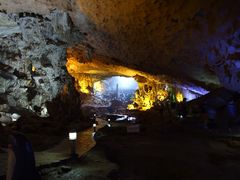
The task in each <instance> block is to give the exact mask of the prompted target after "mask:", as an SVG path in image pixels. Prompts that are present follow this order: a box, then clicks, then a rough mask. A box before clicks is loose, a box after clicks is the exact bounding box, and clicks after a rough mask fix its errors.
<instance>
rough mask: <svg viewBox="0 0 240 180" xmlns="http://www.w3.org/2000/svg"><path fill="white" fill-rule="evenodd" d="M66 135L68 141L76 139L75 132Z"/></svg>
mask: <svg viewBox="0 0 240 180" xmlns="http://www.w3.org/2000/svg"><path fill="white" fill-rule="evenodd" d="M68 137H69V140H70V141H74V140H76V139H77V132H69V133H68Z"/></svg>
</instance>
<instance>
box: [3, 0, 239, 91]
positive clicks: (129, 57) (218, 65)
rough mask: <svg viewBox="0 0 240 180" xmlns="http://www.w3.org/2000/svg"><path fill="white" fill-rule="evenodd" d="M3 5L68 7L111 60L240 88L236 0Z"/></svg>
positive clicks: (7, 6) (38, 0)
mask: <svg viewBox="0 0 240 180" xmlns="http://www.w3.org/2000/svg"><path fill="white" fill-rule="evenodd" d="M0 3H1V6H0V7H1V10H2V11H6V12H8V13H10V12H15V13H19V12H30V13H31V12H32V13H36V14H41V15H43V16H47V15H48V14H50V13H51V11H53V10H55V9H59V10H61V11H64V12H67V13H68V14H69V15H70V17H71V20H72V22H73V25H74V27H75V28H77V29H78V30H79V32H80V33H82V34H83V36H84V37H83V39H81V42H80V40H79V42H78V43H75V44H74V45H73V44H72V46H75V48H77V47H78V46H79V44H80V45H81V46H82V45H83V44H84V45H86V49H87V50H88V51H90V52H91V51H94V53H95V54H99V55H100V56H101V57H102V56H106V57H108V59H109V58H110V59H111V62H110V63H112V64H118V65H122V66H127V67H130V68H134V69H137V70H141V71H144V72H148V73H151V74H167V75H170V76H174V77H177V78H182V79H186V80H188V81H192V82H198V83H201V84H204V85H206V86H208V85H209V86H210V85H212V84H213V85H218V84H219V82H220V83H221V84H222V85H223V86H225V87H227V88H229V89H233V90H237V91H239V90H240V82H239V80H240V53H239V52H240V12H239V7H240V6H239V1H233V0H228V1H226V0H225V1H224V0H208V1H203V0H185V1H183V0H75V1H74V0H12V1H5V0H0Z"/></svg>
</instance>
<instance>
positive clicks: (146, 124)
mask: <svg viewBox="0 0 240 180" xmlns="http://www.w3.org/2000/svg"><path fill="white" fill-rule="evenodd" d="M147 118H149V119H147V120H148V121H142V122H140V124H141V131H140V132H139V133H127V132H126V126H128V125H129V124H128V123H113V124H112V127H111V128H106V127H105V128H103V129H102V130H101V133H102V134H104V135H105V136H102V138H100V139H99V140H98V141H97V144H98V145H100V146H102V147H104V148H105V151H106V154H107V158H109V159H110V160H111V161H113V162H115V163H117V164H118V165H119V167H120V169H119V171H118V173H115V174H114V178H113V179H134V180H135V179H136V180H149V179H153V180H155V179H165V180H168V179H170V180H172V179H173V180H188V179H189V180H192V179H194V180H195V179H196V180H200V179H201V180H202V179H211V180H213V179H218V180H237V179H239V177H240V161H239V160H240V139H239V138H238V137H237V136H235V137H229V136H215V135H213V134H211V133H206V132H203V131H202V132H201V131H199V130H195V129H192V128H189V127H187V126H186V125H185V124H184V125H183V124H182V123H181V122H177V121H171V122H161V121H159V119H158V118H157V117H154V116H152V117H151V119H152V120H151V119H150V117H147Z"/></svg>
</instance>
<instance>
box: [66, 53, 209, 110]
mask: <svg viewBox="0 0 240 180" xmlns="http://www.w3.org/2000/svg"><path fill="white" fill-rule="evenodd" d="M66 67H67V70H68V72H69V74H70V75H71V76H72V77H74V79H75V88H76V89H77V90H78V92H79V93H80V96H81V99H82V102H83V106H94V107H110V109H111V108H112V109H129V110H134V109H136V110H141V111H146V110H148V109H151V108H152V107H154V106H158V105H160V104H161V103H162V102H164V103H165V102H170V103H172V102H174V103H178V102H181V101H183V98H187V100H192V99H195V98H197V97H199V96H201V95H204V94H206V93H207V91H206V90H205V89H203V88H201V87H197V86H194V85H186V84H182V83H177V82H176V80H174V83H171V82H173V79H170V78H169V77H166V76H153V75H150V74H147V73H145V72H141V71H138V70H134V69H130V68H127V67H124V66H119V65H112V64H109V63H108V64H105V63H103V62H102V61H98V60H92V61H90V62H80V61H79V59H77V58H74V57H71V56H70V57H68V59H67V64H66Z"/></svg>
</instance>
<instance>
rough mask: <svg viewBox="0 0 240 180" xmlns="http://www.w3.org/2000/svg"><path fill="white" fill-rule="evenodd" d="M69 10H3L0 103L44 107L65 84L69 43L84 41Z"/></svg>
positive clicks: (0, 26) (35, 108)
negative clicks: (48, 11) (37, 12)
mask: <svg viewBox="0 0 240 180" xmlns="http://www.w3.org/2000/svg"><path fill="white" fill-rule="evenodd" d="M81 38H82V37H81V34H80V33H79V32H78V31H77V30H75V29H74V27H73V24H72V21H71V18H70V17H69V15H68V13H66V12H63V11H60V10H53V11H51V13H50V14H48V15H45V16H43V15H40V14H35V13H29V12H25V11H24V12H19V13H6V12H1V13H0V42H1V44H0V84H1V86H0V100H1V102H0V104H5V103H6V104H8V105H10V106H17V107H22V108H27V109H30V110H32V111H36V110H39V108H41V107H42V108H44V107H45V106H46V102H47V101H51V100H52V99H53V98H55V97H56V96H57V95H58V94H59V93H60V92H61V91H62V89H63V86H64V84H67V83H72V79H71V78H70V76H69V75H68V73H67V71H66V67H65V64H66V47H67V46H68V45H69V44H71V43H74V41H77V42H79V41H81Z"/></svg>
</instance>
